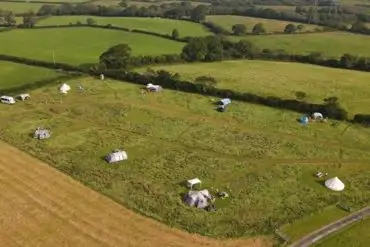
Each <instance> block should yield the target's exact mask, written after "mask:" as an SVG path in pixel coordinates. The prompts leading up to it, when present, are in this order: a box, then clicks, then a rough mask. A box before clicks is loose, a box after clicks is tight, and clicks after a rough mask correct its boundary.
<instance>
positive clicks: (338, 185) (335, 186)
mask: <svg viewBox="0 0 370 247" xmlns="http://www.w3.org/2000/svg"><path fill="white" fill-rule="evenodd" d="M325 186H326V187H327V188H328V189H331V190H334V191H342V190H344V183H343V182H342V181H340V179H339V178H338V177H335V178H331V179H328V180H326V181H325Z"/></svg>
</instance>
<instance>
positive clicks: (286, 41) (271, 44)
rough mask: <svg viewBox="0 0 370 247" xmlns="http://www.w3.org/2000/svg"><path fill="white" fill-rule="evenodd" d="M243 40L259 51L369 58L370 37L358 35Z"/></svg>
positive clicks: (249, 37)
mask: <svg viewBox="0 0 370 247" xmlns="http://www.w3.org/2000/svg"><path fill="white" fill-rule="evenodd" d="M231 39H232V40H239V39H240V38H238V37H232V38H231ZM243 39H246V40H250V41H251V42H253V43H255V44H256V46H258V47H259V48H261V49H263V48H267V49H273V50H279V49H284V50H285V51H287V52H288V53H294V54H309V53H311V52H321V53H322V54H323V55H324V56H325V57H340V56H342V55H343V54H345V53H349V54H353V55H358V56H370V36H366V35H360V34H352V33H345V32H328V33H312V34H296V35H271V36H248V37H245V38H243ZM328 44H331V45H328ZM348 44H351V45H348Z"/></svg>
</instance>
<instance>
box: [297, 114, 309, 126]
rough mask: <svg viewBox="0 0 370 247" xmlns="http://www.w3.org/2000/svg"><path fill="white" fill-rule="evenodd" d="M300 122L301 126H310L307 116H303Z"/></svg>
mask: <svg viewBox="0 0 370 247" xmlns="http://www.w3.org/2000/svg"><path fill="white" fill-rule="evenodd" d="M299 122H300V123H301V124H308V116H307V115H304V116H302V117H301V118H300V119H299Z"/></svg>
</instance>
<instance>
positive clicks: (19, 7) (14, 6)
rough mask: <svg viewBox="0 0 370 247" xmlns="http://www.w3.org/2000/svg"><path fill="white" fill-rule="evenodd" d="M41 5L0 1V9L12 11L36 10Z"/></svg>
mask: <svg viewBox="0 0 370 247" xmlns="http://www.w3.org/2000/svg"><path fill="white" fill-rule="evenodd" d="M42 5H43V4H42V3H27V2H24V3H21V2H0V9H2V10H11V11H13V12H14V13H26V12H28V11H33V12H37V11H38V10H39V9H40V8H41V6H42Z"/></svg>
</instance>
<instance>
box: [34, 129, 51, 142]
mask: <svg viewBox="0 0 370 247" xmlns="http://www.w3.org/2000/svg"><path fill="white" fill-rule="evenodd" d="M50 135H51V134H50V131H49V130H47V129H43V128H37V129H36V131H35V133H34V134H33V138H35V139H39V140H42V139H48V138H49V137H50Z"/></svg>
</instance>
